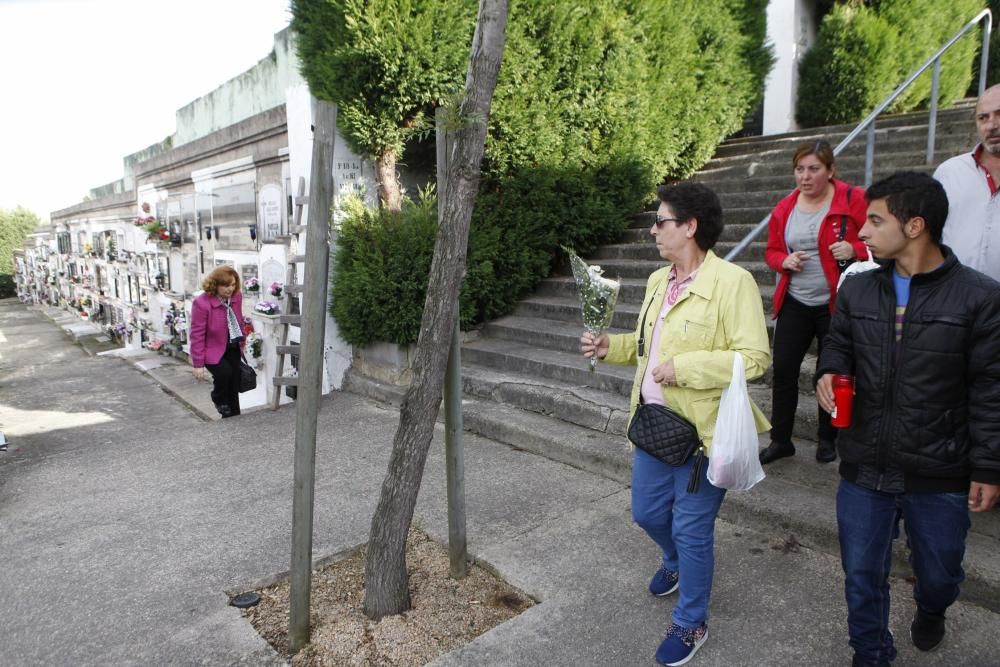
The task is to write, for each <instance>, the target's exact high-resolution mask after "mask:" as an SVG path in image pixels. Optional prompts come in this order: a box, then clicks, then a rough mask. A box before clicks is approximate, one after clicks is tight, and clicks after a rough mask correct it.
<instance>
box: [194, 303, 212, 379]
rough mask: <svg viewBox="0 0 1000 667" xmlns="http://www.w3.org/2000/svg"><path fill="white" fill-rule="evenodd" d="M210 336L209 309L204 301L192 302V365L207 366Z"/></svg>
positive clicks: (196, 366)
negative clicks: (206, 343)
mask: <svg viewBox="0 0 1000 667" xmlns="http://www.w3.org/2000/svg"><path fill="white" fill-rule="evenodd" d="M206 336H208V308H206V307H205V301H204V299H201V298H197V299H195V300H194V301H192V302H191V365H192V366H194V367H195V368H204V366H205V338H206Z"/></svg>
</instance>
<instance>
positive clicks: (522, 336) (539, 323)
mask: <svg viewBox="0 0 1000 667" xmlns="http://www.w3.org/2000/svg"><path fill="white" fill-rule="evenodd" d="M633 324H634V323H633ZM633 330H634V326H633V328H631V329H620V328H616V329H608V330H607V331H606V332H605V333H608V334H618V333H627V332H630V331H633ZM482 331H483V335H484V336H486V337H487V338H488V339H496V340H510V341H519V342H522V343H526V344H529V345H533V346H535V347H539V348H544V349H547V350H559V351H561V352H570V353H575V352H578V351H579V349H580V335H581V334H582V333H583V327H582V326H581V325H580V324H576V323H572V322H564V321H560V320H554V319H551V318H546V317H519V316H517V315H508V316H506V317H501V318H499V319H496V320H493V321H492V322H488V323H487V324H486V325H485V326H484V327H483V330H482ZM480 340H482V339H480Z"/></svg>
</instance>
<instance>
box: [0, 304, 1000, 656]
mask: <svg viewBox="0 0 1000 667" xmlns="http://www.w3.org/2000/svg"><path fill="white" fill-rule="evenodd" d="M168 366H169V364H168ZM156 370H157V369H149V370H148V371H147V372H146V373H143V372H140V371H139V369H137V368H136V367H135V366H134V365H133V364H132V363H131V362H130V361H129V360H127V359H117V358H113V357H107V356H88V355H87V354H86V353H85V352H84V351H83V350H82V349H81V348H80V347H79V346H78V345H76V344H75V343H73V342H72V341H71V339H70V338H68V337H67V335H66V334H65V333H64V332H63V331H61V330H60V329H59V328H58V327H56V326H54V325H53V324H52V322H51V321H49V320H47V319H46V318H44V317H43V316H42V314H41V313H39V312H36V311H29V310H26V309H25V308H24V307H23V306H21V305H20V304H17V303H16V302H11V301H4V302H0V429H2V430H4V431H5V432H6V433H7V436H8V438H9V439H10V441H11V443H10V447H9V449H8V451H7V452H5V453H0V548H2V560H0V591H2V594H0V619H2V624H0V665H12V666H13V665H17V666H20V665H153V664H155V665H163V664H174V665H231V664H246V665H269V664H281V663H282V660H281V658H280V656H277V655H276V654H274V652H273V651H272V650H271V649H270V647H269V646H268V645H267V644H266V643H264V642H263V641H262V640H260V639H259V638H258V637H257V636H256V634H255V633H254V631H253V629H252V628H251V627H250V626H249V624H248V623H246V622H245V621H244V620H243V618H242V617H241V616H240V614H239V612H237V611H236V610H235V609H233V608H232V607H228V606H227V605H226V602H227V592H236V591H239V590H243V589H245V588H247V587H249V586H250V585H251V584H252V583H253V582H255V581H259V580H262V579H267V578H270V577H273V576H274V575H275V574H277V573H280V572H282V571H283V570H286V569H287V568H288V561H289V548H290V547H289V545H290V528H289V526H290V519H291V487H292V483H291V479H292V472H291V471H292V447H293V439H294V436H293V429H294V409H293V408H290V407H285V408H282V409H281V410H280V411H278V412H270V411H267V410H265V411H258V412H255V413H251V414H246V415H243V416H241V417H239V418H237V419H230V420H225V421H206V419H204V418H203V417H201V416H199V414H197V413H196V412H195V411H193V410H192V409H191V408H190V407H189V406H188V405H187V404H186V403H183V402H182V401H181V400H179V399H178V397H179V396H184V395H185V393H190V394H191V395H193V394H194V391H195V390H194V389H189V388H188V389H183V391H180V389H182V387H181V386H180V385H181V384H182V380H184V379H186V378H189V377H190V373H187V374H184V373H181V372H180V371H183V370H184V369H182V368H178V369H176V370H177V371H178V373H177V374H176V385H177V386H176V387H173V388H171V387H170V386H168V385H169V383H170V382H172V380H170V376H169V375H167V374H166V371H165V372H164V373H161V375H160V376H159V378H158V379H157V380H154V379H153V378H152V377H151V376H150V374H151V373H154V372H155V371H156ZM171 372H173V371H171ZM157 382H159V383H161V384H162V386H163V387H164V388H166V389H167V390H169V391H170V392H172V393H167V392H166V391H164V390H163V389H162V388H161V385H160V384H158V383H157ZM198 391H200V392H204V395H205V398H206V399H207V393H208V388H207V386H206V385H198ZM192 400H195V399H192ZM397 421H398V413H397V412H396V411H395V410H393V409H389V408H385V407H382V406H380V405H378V404H375V403H372V402H370V401H368V400H365V399H361V398H359V397H357V396H354V395H351V394H342V393H336V394H333V395H331V396H329V397H327V398H326V399H325V400H324V404H323V409H322V410H321V414H320V425H319V433H320V434H321V436H320V439H319V442H318V451H317V480H318V484H317V489H316V517H315V523H316V526H315V539H314V555H315V556H316V557H317V558H320V557H324V556H328V555H331V554H335V553H338V552H340V551H343V550H345V549H349V548H351V547H353V546H355V545H357V544H360V543H362V542H364V541H365V540H366V539H367V531H368V525H369V521H370V517H371V512H372V511H373V508H374V505H375V502H376V500H377V494H378V489H379V485H380V483H381V480H382V477H383V475H384V472H385V466H386V462H387V460H388V454H389V449H390V447H391V442H392V436H393V433H394V431H395V427H396V424H397ZM442 441H443V434H442V432H441V429H440V428H439V429H438V431H437V434H436V439H435V443H434V445H433V446H432V450H431V455H430V459H429V461H428V465H427V470H426V474H425V479H424V485H423V488H422V490H421V494H420V500H419V503H418V507H417V521H418V522H419V523H420V525H421V526H422V527H423V528H424V529H425V530H427V531H428V532H429V533H430V534H432V535H433V536H434V537H435V538H436V539H438V540H440V541H444V540H446V538H447V522H446V515H445V511H446V510H445V485H444V470H443V458H444V456H443V444H442ZM466 447H467V451H466V466H467V471H466V476H467V479H466V486H467V494H468V522H469V537H470V540H469V548H470V551H471V553H472V554H473V555H474V556H475V557H476V558H479V559H481V560H483V561H485V562H487V563H489V564H490V565H491V566H493V567H494V568H495V569H496V570H497V571H498V572H499V573H500V574H501V575H502V576H504V577H505V578H506V579H507V580H508V581H510V582H511V583H513V584H514V585H516V586H518V587H520V588H521V589H522V590H525V591H526V592H528V593H529V594H531V595H533V596H535V597H537V598H538V599H539V600H540V601H541V604H539V605H538V606H536V607H534V608H532V609H531V610H529V611H528V612H526V613H524V614H522V615H521V616H519V617H518V618H516V619H514V620H512V621H510V622H508V623H505V624H503V625H501V626H499V627H497V628H495V629H494V630H492V631H490V632H489V633H487V634H485V635H483V636H482V637H480V638H479V639H477V640H476V641H474V642H472V643H471V644H469V645H468V646H466V647H464V648H462V649H459V650H458V651H454V652H452V653H450V654H448V655H446V656H443V657H442V658H440V659H439V660H438V661H436V662H435V663H434V664H439V665H469V664H476V665H483V664H486V665H538V664H547V665H555V666H559V665H647V664H652V654H653V651H654V650H655V648H656V645H657V643H658V642H659V639H660V636H661V634H662V632H663V630H664V629H665V627H666V624H667V622H668V617H669V610H670V607H671V606H672V604H673V598H667V599H662V600H661V599H653V598H651V597H650V596H649V595H648V594H647V593H646V592H645V585H646V580H647V578H648V576H649V575H651V574H652V572H653V570H654V569H655V567H656V564H657V554H656V550H655V548H654V547H653V545H652V543H651V542H650V541H649V540H648V539H646V538H645V537H644V535H643V534H642V533H641V531H640V530H639V529H638V528H637V527H635V526H634V525H633V524H632V523H631V521H630V518H629V508H628V504H629V492H628V489H627V488H626V487H624V486H623V485H622V484H620V483H618V482H615V481H613V480H609V479H606V478H602V477H599V476H596V475H593V474H590V473H587V472H584V471H581V470H578V469H575V468H572V467H569V466H566V465H562V464H560V463H557V462H554V461H550V460H548V459H546V458H542V457H539V456H535V455H533V454H529V453H526V452H523V451H520V450H516V449H513V448H511V447H507V446H504V445H500V444H497V443H494V442H491V441H489V440H486V439H483V438H480V437H476V436H472V435H468V434H467V436H466ZM717 536H718V537H717V548H716V554H717V555H716V559H717V560H716V584H715V593H714V598H713V603H712V612H711V613H712V616H711V619H710V628H711V635H712V637H711V638H710V639H709V641H708V642H707V643H706V644H705V647H704V648H703V649H702V651H701V652H700V653H699V654H698V656H697V657H696V658H695V660H694V661H692V662H691V663H690V664H692V665H695V666H710V665H713V666H714V665H845V664H849V663H850V649H849V647H848V646H847V642H846V631H845V626H844V622H845V621H844V619H845V611H844V607H843V602H842V593H841V577H842V575H841V572H840V567H839V563H838V562H837V560H836V559H835V558H833V557H831V556H829V555H826V554H823V553H820V552H814V551H811V550H808V549H805V548H802V547H799V548H789V547H788V545H787V543H786V541H785V535H784V534H783V533H782V530H781V527H780V526H775V527H774V530H773V531H767V532H759V531H754V530H749V529H747V528H743V527H740V526H738V525H735V524H731V523H727V522H722V521H720V523H719V527H718V530H717ZM894 583H895V588H894V591H896V593H897V594H896V595H895V596H894V599H893V602H894V605H895V607H894V610H893V629H894V631H895V634H896V636H897V638H898V643H899V648H900V658H899V661H898V664H903V665H911V664H912V665H928V666H929V665H958V664H961V665H965V666H968V667H987V666H995V665H997V664H998V663H1000V659H998V656H1000V652H998V648H997V643H996V637H995V636H996V632H997V629H998V628H1000V623H998V620H1000V617H998V616H997V615H996V614H993V613H990V612H988V611H986V610H984V609H982V608H980V607H976V606H974V605H970V604H965V603H962V602H959V603H958V604H957V605H956V606H955V607H954V608H953V610H952V612H951V614H950V619H949V634H948V636H947V638H946V640H945V644H944V646H943V647H942V648H941V649H940V650H939V651H936V652H935V653H933V654H928V655H917V652H916V650H915V649H913V647H912V646H910V645H909V642H908V641H907V632H906V627H907V625H908V619H909V617H910V614H911V613H912V609H913V605H912V601H911V600H910V599H909V596H908V592H907V589H908V584H906V583H905V582H902V581H896V582H894Z"/></svg>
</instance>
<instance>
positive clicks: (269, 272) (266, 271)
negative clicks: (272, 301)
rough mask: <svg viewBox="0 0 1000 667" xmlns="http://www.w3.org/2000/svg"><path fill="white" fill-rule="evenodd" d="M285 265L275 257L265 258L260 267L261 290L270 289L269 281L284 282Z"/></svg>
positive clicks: (282, 283)
mask: <svg viewBox="0 0 1000 667" xmlns="http://www.w3.org/2000/svg"><path fill="white" fill-rule="evenodd" d="M285 278H286V275H285V265H284V264H282V263H281V262H279V261H278V260H276V259H267V260H265V261H264V263H263V264H262V265H261V267H260V286H261V290H263V291H266V290H269V289H271V283H278V284H279V285H284V284H285Z"/></svg>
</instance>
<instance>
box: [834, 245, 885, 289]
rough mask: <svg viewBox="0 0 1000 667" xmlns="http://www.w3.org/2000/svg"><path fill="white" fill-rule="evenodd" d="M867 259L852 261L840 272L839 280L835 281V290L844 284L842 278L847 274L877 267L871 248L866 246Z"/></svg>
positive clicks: (851, 274) (850, 274)
mask: <svg viewBox="0 0 1000 667" xmlns="http://www.w3.org/2000/svg"><path fill="white" fill-rule="evenodd" d="M867 250H868V259H867V260H866V261H864V262H854V263H853V264H851V265H850V266H848V267H847V268H846V269H844V272H843V273H841V274H840V280H838V281H837V290H838V291H839V290H840V286H841V285H843V284H844V278H846V277H847V276H853V275H854V274H855V273H864V272H865V271H871V270H872V269H877V268H878V267H879V264H878V262H876V261H875V258H873V257H872V249H871V248H868V249H867Z"/></svg>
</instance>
